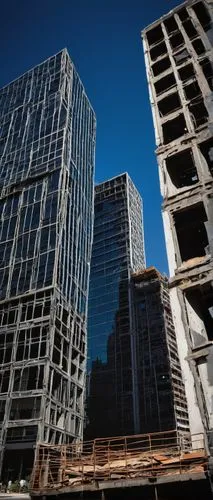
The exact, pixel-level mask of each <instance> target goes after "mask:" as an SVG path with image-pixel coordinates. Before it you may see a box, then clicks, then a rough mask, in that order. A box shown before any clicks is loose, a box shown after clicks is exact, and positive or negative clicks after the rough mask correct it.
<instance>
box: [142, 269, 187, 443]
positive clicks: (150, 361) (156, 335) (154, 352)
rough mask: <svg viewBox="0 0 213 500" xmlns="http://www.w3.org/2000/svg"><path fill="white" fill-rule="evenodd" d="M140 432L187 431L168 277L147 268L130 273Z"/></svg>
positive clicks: (183, 393) (185, 409) (185, 403)
mask: <svg viewBox="0 0 213 500" xmlns="http://www.w3.org/2000/svg"><path fill="white" fill-rule="evenodd" d="M132 306H133V308H134V315H133V318H134V332H135V338H136V360H137V363H136V366H137V397H138V409H139V422H140V426H139V428H140V432H141V433H145V432H159V431H169V430H172V429H177V430H178V431H180V432H183V433H186V432H188V431H189V419H188V409H187V402H186V395H185V388H184V384H183V379H182V372H181V367H180V360H179V356H178V349H177V340H176V335H175V329H174V323H173V319H172V311H171V305H170V298H169V287H168V278H167V277H165V276H162V274H161V273H159V271H157V269H155V268H154V267H149V268H147V269H145V270H144V269H142V270H140V271H137V272H136V273H134V274H133V275H132Z"/></svg>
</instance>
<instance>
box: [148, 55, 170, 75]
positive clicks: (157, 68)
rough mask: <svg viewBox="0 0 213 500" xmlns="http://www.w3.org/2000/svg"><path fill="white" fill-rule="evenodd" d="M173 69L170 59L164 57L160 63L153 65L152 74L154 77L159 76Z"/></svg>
mask: <svg viewBox="0 0 213 500" xmlns="http://www.w3.org/2000/svg"><path fill="white" fill-rule="evenodd" d="M170 67H171V62H170V59H169V57H164V58H163V59H161V60H160V61H158V62H156V63H155V64H153V65H152V72H153V75H154V76H158V75H160V74H161V73H163V72H164V71H166V70H167V69H169V68H170Z"/></svg>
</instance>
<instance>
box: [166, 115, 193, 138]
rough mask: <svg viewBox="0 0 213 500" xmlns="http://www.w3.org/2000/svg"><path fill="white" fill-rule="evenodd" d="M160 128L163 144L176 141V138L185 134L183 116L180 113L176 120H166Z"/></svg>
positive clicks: (185, 127) (185, 128)
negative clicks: (161, 129)
mask: <svg viewBox="0 0 213 500" xmlns="http://www.w3.org/2000/svg"><path fill="white" fill-rule="evenodd" d="M162 128H163V138H164V144H168V143H169V142H171V141H174V140H175V139H178V137H181V136H182V135H184V134H186V133H187V126H186V122H185V118H184V115H183V114H182V113H181V114H180V115H179V116H177V117H176V118H173V120H168V121H167V122H166V123H163V126H162Z"/></svg>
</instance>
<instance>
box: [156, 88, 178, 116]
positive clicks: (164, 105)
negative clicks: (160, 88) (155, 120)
mask: <svg viewBox="0 0 213 500" xmlns="http://www.w3.org/2000/svg"><path fill="white" fill-rule="evenodd" d="M180 107H181V102H180V98H179V95H178V93H177V92H174V93H173V94H170V95H168V96H167V97H165V98H164V99H161V101H158V109H159V112H160V115H161V116H166V115H168V114H169V113H172V112H173V111H175V110H176V109H179V108H180Z"/></svg>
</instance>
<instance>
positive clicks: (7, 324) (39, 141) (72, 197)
mask: <svg viewBox="0 0 213 500" xmlns="http://www.w3.org/2000/svg"><path fill="white" fill-rule="evenodd" d="M95 129H96V122H95V116H94V112H93V110H92V108H91V105H90V103H89V101H88V98H87V96H86V94H85V90H84V87H83V85H82V83H81V81H80V79H79V76H78V74H77V73H76V71H75V68H74V66H73V64H72V62H71V60H70V57H69V55H68V53H67V51H66V49H64V50H62V51H61V52H60V53H58V54H57V55H56V56H54V57H51V58H49V59H48V60H46V61H45V62H44V63H42V64H40V65H39V66H37V67H35V68H33V69H32V70H30V71H28V72H27V73H25V74H24V75H23V76H21V77H20V78H18V79H17V80H15V81H14V82H12V83H10V84H9V85H7V86H6V87H4V88H2V89H1V91H0V217H1V223H0V363H1V366H0V438H1V450H2V454H1V464H2V461H3V456H4V461H3V462H4V467H3V469H4V476H3V477H5V478H6V479H12V480H14V479H17V478H18V476H19V477H20V476H22V477H23V475H25V474H26V473H27V472H29V471H30V469H31V466H32V460H33V447H34V445H35V443H36V441H37V440H39V441H45V442H49V443H59V444H60V443H67V442H68V443H69V442H72V441H73V440H79V441H81V440H82V437H83V417H84V413H83V410H84V409H83V400H84V387H85V363H86V349H87V332H86V322H87V296H88V280H89V268H90V257H91V244H92V232H93V174H94V149H95Z"/></svg>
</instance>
